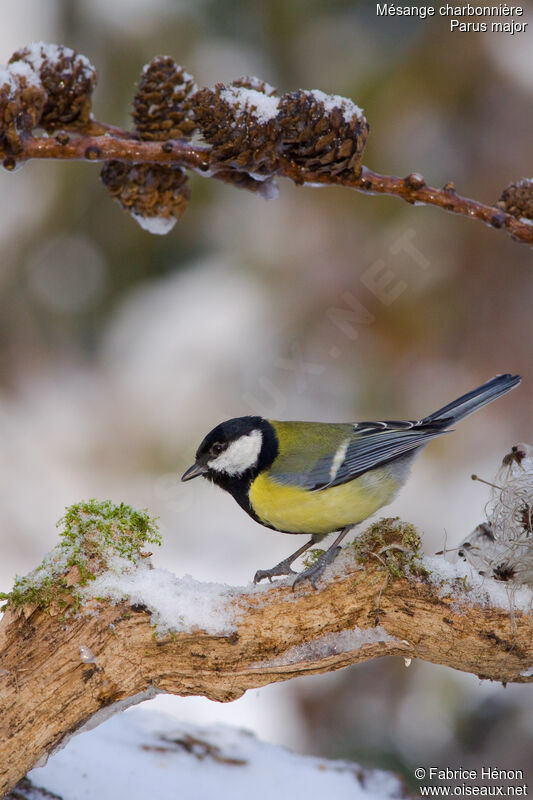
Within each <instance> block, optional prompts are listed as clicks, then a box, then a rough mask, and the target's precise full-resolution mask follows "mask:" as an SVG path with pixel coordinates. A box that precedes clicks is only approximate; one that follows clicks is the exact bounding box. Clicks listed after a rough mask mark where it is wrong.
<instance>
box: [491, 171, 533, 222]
mask: <svg viewBox="0 0 533 800" xmlns="http://www.w3.org/2000/svg"><path fill="white" fill-rule="evenodd" d="M496 205H497V206H498V208H503V209H504V211H507V213H508V214H512V215H513V217H525V218H526V219H533V179H532V178H522V180H521V181H518V182H517V183H511V184H510V185H509V186H508V187H507V189H504V190H503V192H502V194H501V197H500V199H499V200H498V202H497V203H496Z"/></svg>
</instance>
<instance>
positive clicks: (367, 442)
mask: <svg viewBox="0 0 533 800" xmlns="http://www.w3.org/2000/svg"><path fill="white" fill-rule="evenodd" d="M443 427H444V425H443V424H442V423H440V422H436V423H434V422H430V423H424V422H420V421H418V420H417V421H414V420H413V421H408V422H392V421H388V422H359V423H357V424H356V425H354V426H353V429H352V431H351V433H349V434H348V435H347V437H346V439H345V440H344V441H343V442H341V444H340V445H339V446H338V448H337V450H336V451H335V452H333V453H331V454H328V455H327V456H324V457H322V458H320V459H319V460H318V461H317V462H316V463H315V464H314V465H313V467H312V468H311V469H309V470H307V471H306V472H298V473H293V472H291V473H278V474H276V475H275V476H273V477H274V479H275V480H276V481H278V482H279V483H284V484H286V485H291V486H301V487H302V488H305V489H307V490H309V491H319V490H321V489H326V488H328V487H330V486H339V485H340V484H342V483H347V482H348V481H351V480H354V478H357V477H358V476H359V475H362V474H363V473H364V472H368V471H369V470H371V469H375V468H376V467H379V466H380V465H382V464H386V463H387V462H389V461H392V460H394V459H396V458H399V457H401V456H403V455H405V454H407V453H409V452H412V451H413V450H416V449H417V448H419V447H423V446H424V445H425V444H427V443H428V442H429V441H430V440H431V439H434V438H435V437H436V436H441V435H442V434H443V433H446V432H447V431H445V430H443Z"/></svg>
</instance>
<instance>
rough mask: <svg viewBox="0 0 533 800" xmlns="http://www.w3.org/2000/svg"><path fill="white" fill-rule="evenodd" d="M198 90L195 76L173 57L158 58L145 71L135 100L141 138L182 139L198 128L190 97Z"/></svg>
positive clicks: (134, 110) (151, 139) (136, 117)
mask: <svg viewBox="0 0 533 800" xmlns="http://www.w3.org/2000/svg"><path fill="white" fill-rule="evenodd" d="M195 91H196V84H195V82H194V78H193V77H192V75H189V73H188V72H185V70H184V69H183V67H179V66H178V65H177V64H176V63H175V61H174V59H172V58H170V56H157V57H156V58H154V59H153V61H151V62H150V64H147V65H146V67H145V68H144V70H143V73H142V76H141V80H140V81H139V86H138V89H137V94H136V95H135V97H134V99H133V112H132V116H133V122H134V124H135V127H136V129H137V130H138V131H139V133H140V135H141V139H147V140H150V141H165V140H166V139H180V138H183V137H186V136H190V134H191V133H192V132H193V131H194V129H195V127H196V126H195V124H194V122H193V121H192V119H191V118H190V109H191V102H190V99H189V98H190V96H191V94H193V93H194V92H195Z"/></svg>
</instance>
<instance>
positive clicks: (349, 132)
mask: <svg viewBox="0 0 533 800" xmlns="http://www.w3.org/2000/svg"><path fill="white" fill-rule="evenodd" d="M278 124H279V126H280V131H281V133H280V135H281V139H282V152H283V155H284V156H285V157H287V158H289V159H290V160H291V161H294V163H296V164H298V165H299V166H301V167H305V168H306V169H307V170H309V171H310V172H314V173H318V174H320V173H327V174H329V175H338V174H339V173H342V172H351V173H355V174H357V173H358V172H359V171H360V168H361V159H362V155H363V150H364V147H365V143H366V139H367V136H368V132H369V125H368V123H367V121H366V119H365V117H364V115H363V112H362V110H361V109H360V108H359V107H358V106H356V105H355V104H354V103H352V101H351V100H348V99H346V98H344V97H340V96H339V95H327V94H324V92H321V91H318V90H316V89H314V90H312V91H303V90H299V91H296V92H289V93H287V94H284V95H283V97H282V98H281V99H280V103H279V115H278Z"/></svg>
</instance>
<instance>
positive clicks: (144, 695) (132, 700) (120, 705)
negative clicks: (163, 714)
mask: <svg viewBox="0 0 533 800" xmlns="http://www.w3.org/2000/svg"><path fill="white" fill-rule="evenodd" d="M158 694H166V692H164V691H163V690H162V689H156V688H155V686H149V687H148V689H146V690H145V691H144V692H138V693H137V694H133V695H132V696H131V697H125V698H124V700H117V702H116V703H111V705H109V706H104V707H103V708H100V709H99V710H98V711H96V713H94V714H93V715H92V716H91V717H89V719H88V720H87V722H84V723H83V725H80V727H79V728H76V730H75V731H72V733H68V734H67V735H66V736H64V737H63V739H62V740H61V741H60V742H59V744H58V745H57V746H56V747H54V748H53V749H52V750H51V751H50V752H49V753H45V754H44V756H43V757H42V758H40V759H39V761H38V762H37V764H36V765H35V767H34V769H42V768H43V767H45V766H46V764H48V761H49V759H50V758H52V757H53V756H55V755H56V754H57V753H59V752H61V750H64V749H65V747H66V746H67V745H68V744H69V742H71V741H72V739H74V737H76V736H78V735H79V734H80V733H87V732H88V731H92V730H93V729H94V728H97V727H98V725H101V724H102V723H103V722H106V720H109V719H111V717H115V715H116V714H120V713H121V712H122V711H126V709H128V708H131V707H132V706H136V705H138V703H143V702H144V701H145V700H153V698H154V697H155V696H156V695H158ZM115 718H116V717H115ZM82 747H83V745H82ZM28 775H29V773H28ZM64 800H67V798H64Z"/></svg>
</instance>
